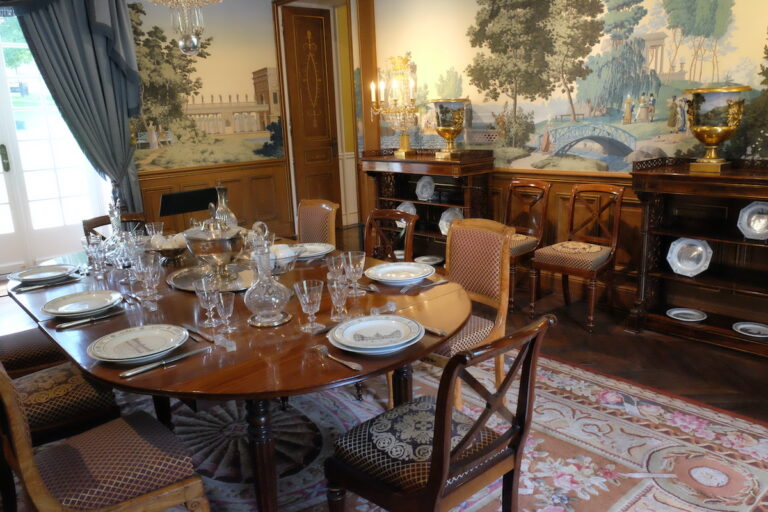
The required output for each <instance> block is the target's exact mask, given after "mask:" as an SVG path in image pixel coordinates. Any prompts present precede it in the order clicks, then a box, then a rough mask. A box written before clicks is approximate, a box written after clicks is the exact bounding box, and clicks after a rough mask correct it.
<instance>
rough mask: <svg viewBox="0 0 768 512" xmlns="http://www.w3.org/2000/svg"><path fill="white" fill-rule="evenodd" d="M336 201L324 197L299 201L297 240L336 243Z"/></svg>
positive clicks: (337, 206) (337, 207)
mask: <svg viewBox="0 0 768 512" xmlns="http://www.w3.org/2000/svg"><path fill="white" fill-rule="evenodd" d="M338 209H339V205H338V204H337V203H333V202H331V201H326V200H325V199H302V200H301V201H300V202H299V215H298V216H299V229H298V231H299V232H298V239H299V242H305V243H325V244H331V245H334V246H335V245H336V211H337V210H338Z"/></svg>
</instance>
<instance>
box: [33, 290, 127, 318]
mask: <svg viewBox="0 0 768 512" xmlns="http://www.w3.org/2000/svg"><path fill="white" fill-rule="evenodd" d="M121 300H123V294H121V293H120V292H117V291H114V290H93V291H85V292H77V293H70V294H69V295H64V296H62V297H57V298H55V299H53V300H50V301H48V302H46V303H45V305H44V306H43V307H42V308H41V309H42V311H43V313H45V314H47V315H53V316H63V317H77V316H85V315H90V314H93V313H98V312H100V311H104V310H106V309H109V308H111V307H112V306H114V305H116V304H118V303H120V301H121Z"/></svg>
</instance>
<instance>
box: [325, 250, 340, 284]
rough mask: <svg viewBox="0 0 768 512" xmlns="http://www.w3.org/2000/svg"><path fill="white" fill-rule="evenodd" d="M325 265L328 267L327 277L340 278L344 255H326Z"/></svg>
mask: <svg viewBox="0 0 768 512" xmlns="http://www.w3.org/2000/svg"><path fill="white" fill-rule="evenodd" d="M325 266H326V267H328V279H334V280H338V279H341V278H342V277H343V276H344V255H343V254H332V255H330V256H326V257H325Z"/></svg>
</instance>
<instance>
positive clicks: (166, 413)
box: [152, 395, 173, 430]
mask: <svg viewBox="0 0 768 512" xmlns="http://www.w3.org/2000/svg"><path fill="white" fill-rule="evenodd" d="M152 401H153V402H154V404H155V415H156V416H157V421H159V422H160V423H162V424H163V425H165V426H166V427H168V430H173V420H172V419H171V399H170V398H168V397H167V396H156V395H153V396H152Z"/></svg>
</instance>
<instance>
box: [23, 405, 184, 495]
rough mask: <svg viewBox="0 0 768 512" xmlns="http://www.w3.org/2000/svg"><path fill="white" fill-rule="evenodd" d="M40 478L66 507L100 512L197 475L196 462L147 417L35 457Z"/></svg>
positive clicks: (120, 421)
mask: <svg viewBox="0 0 768 512" xmlns="http://www.w3.org/2000/svg"><path fill="white" fill-rule="evenodd" d="M35 464H36V465H37V467H38V469H39V471H40V476H41V477H42V478H43V481H44V482H45V485H46V487H47V488H48V490H49V491H50V493H51V494H52V495H53V497H54V498H56V500H57V501H58V502H60V503H61V504H62V505H64V506H66V507H72V508H75V509H83V510H90V509H99V508H104V507H108V506H110V505H115V504H117V503H121V502H124V501H129V500H132V499H134V498H137V497H139V496H141V495H144V494H147V493H148V492H151V491H153V490H155V489H159V488H162V487H166V486H168V485H172V484H174V483H176V482H180V481H182V480H184V479H186V478H189V477H192V476H194V475H195V471H194V468H193V467H192V458H191V456H190V455H189V453H188V452H187V450H186V449H185V448H184V447H183V446H182V445H181V443H180V442H179V441H178V440H177V439H176V438H175V437H174V435H173V434H172V433H171V432H170V431H169V430H167V429H165V428H163V427H161V426H160V425H159V424H158V423H157V421H156V420H154V419H153V418H152V417H151V416H149V415H148V414H147V413H145V412H138V413H135V414H132V415H130V416H126V417H125V418H119V419H116V420H113V421H110V422H109V423H106V424H104V425H101V426H100V427H98V428H96V429H93V430H89V431H87V432H85V433H83V434H80V435H77V436H74V437H70V438H69V439H67V440H66V441H64V442H62V443H59V444H55V445H54V446H52V447H50V448H48V449H45V450H43V451H41V452H40V453H38V454H37V455H35Z"/></svg>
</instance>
